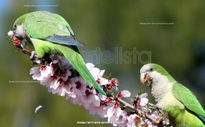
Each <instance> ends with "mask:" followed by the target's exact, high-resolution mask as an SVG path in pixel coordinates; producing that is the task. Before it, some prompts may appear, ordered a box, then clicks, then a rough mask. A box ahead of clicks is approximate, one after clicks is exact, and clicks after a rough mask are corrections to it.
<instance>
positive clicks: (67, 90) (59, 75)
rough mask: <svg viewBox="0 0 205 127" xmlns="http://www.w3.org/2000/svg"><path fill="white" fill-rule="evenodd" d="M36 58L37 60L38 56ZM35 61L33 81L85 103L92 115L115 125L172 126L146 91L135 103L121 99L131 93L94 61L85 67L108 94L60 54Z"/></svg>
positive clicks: (32, 70)
mask: <svg viewBox="0 0 205 127" xmlns="http://www.w3.org/2000/svg"><path fill="white" fill-rule="evenodd" d="M20 48H21V47H20ZM22 51H24V53H27V54H29V55H31V54H32V53H31V51H29V50H28V49H23V48H22ZM33 60H34V62H36V61H35V59H33ZM38 60H39V59H38ZM36 63H37V64H39V65H40V67H33V68H31V70H30V74H31V75H32V78H33V79H34V80H38V81H40V84H41V85H43V86H46V87H47V88H48V91H49V92H51V93H53V94H58V95H59V96H65V97H66V99H70V100H71V101H72V102H73V103H74V104H78V105H82V106H84V107H85V108H86V109H87V110H89V111H90V113H91V114H94V113H96V114H98V115H100V116H101V117H103V118H107V119H108V122H110V123H111V124H112V125H113V126H119V127H135V126H142V127H144V126H145V127H148V126H150V127H151V126H152V127H154V126H168V125H169V120H168V119H167V115H166V113H164V111H163V110H161V109H160V108H158V107H157V106H156V105H154V104H151V103H149V100H148V99H147V96H148V95H147V93H143V94H140V95H137V96H135V97H134V98H133V99H132V104H129V103H127V102H126V101H124V100H123V99H122V98H126V97H130V96H131V93H130V92H129V91H128V90H122V91H119V90H118V82H117V79H116V78H112V79H106V78H104V77H103V74H104V72H105V70H100V69H98V68H97V67H95V66H94V65H93V64H92V63H87V64H86V66H87V68H88V70H89V71H90V72H91V74H92V75H93V77H94V79H95V80H96V81H97V82H98V84H99V85H101V86H102V87H103V88H104V91H106V93H107V95H102V94H100V93H99V92H98V91H97V90H96V89H95V88H94V87H92V86H91V85H90V84H88V83H87V82H86V81H84V79H83V78H82V77H81V76H80V75H79V73H78V72H77V71H76V70H75V69H74V68H73V67H72V65H71V64H70V63H69V61H67V59H66V58H65V57H64V56H62V55H61V54H46V55H45V56H44V58H42V59H41V62H36ZM115 93H117V94H115Z"/></svg>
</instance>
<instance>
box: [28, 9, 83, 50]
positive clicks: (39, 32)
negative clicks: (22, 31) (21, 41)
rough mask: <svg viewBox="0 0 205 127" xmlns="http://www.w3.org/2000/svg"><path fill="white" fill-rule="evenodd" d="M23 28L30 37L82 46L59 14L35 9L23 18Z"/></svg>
mask: <svg viewBox="0 0 205 127" xmlns="http://www.w3.org/2000/svg"><path fill="white" fill-rule="evenodd" d="M25 28H26V32H27V33H28V35H29V36H30V37H32V38H36V39H42V40H48V41H50V42H54V43H58V44H62V45H75V46H84V44H83V43H81V42H79V41H77V40H76V39H75V38H74V33H73V31H72V29H71V27H70V25H69V24H68V23H67V22H66V20H65V19H64V18H63V17H61V16H60V15H57V14H54V13H50V12H47V11H36V12H32V13H30V14H28V15H27V16H26V18H25Z"/></svg>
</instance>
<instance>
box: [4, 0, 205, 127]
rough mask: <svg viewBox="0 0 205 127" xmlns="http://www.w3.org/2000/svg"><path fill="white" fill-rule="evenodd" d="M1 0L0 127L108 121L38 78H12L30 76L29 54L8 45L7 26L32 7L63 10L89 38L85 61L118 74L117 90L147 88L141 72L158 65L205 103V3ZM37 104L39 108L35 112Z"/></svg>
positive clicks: (79, 34)
mask: <svg viewBox="0 0 205 127" xmlns="http://www.w3.org/2000/svg"><path fill="white" fill-rule="evenodd" d="M0 3H1V4H0V61H1V62H0V127H57V126H60V127H68V126H69V127H70V126H80V125H77V124H76V122H77V121H104V120H106V119H102V118H100V117H98V115H91V114H90V113H89V111H87V110H85V109H84V108H83V107H81V106H78V105H73V104H72V103H71V102H70V100H66V99H65V98H64V97H59V96H57V95H52V94H51V93H48V91H47V88H46V87H43V86H41V85H39V84H38V83H32V84H31V83H30V84H26V83H15V84H14V83H9V81H30V80H32V78H31V76H30V75H29V69H30V68H31V67H32V66H33V65H32V63H31V62H30V60H29V57H28V56H26V55H24V54H23V53H22V52H20V51H19V50H18V49H17V48H15V47H14V46H13V44H12V43H11V42H10V41H9V40H8V37H7V32H8V31H9V30H11V29H12V25H13V23H14V21H15V19H16V18H17V17H19V16H20V15H22V14H24V13H27V12H31V11H36V10H48V11H51V12H56V13H58V14H60V15H61V16H63V17H64V18H65V19H66V20H67V21H68V22H69V24H70V25H71V27H72V29H73V31H74V32H75V34H76V37H77V38H78V40H81V41H82V42H84V43H86V47H85V48H81V52H83V54H84V55H85V59H86V61H89V62H93V63H95V64H96V66H97V67H99V68H101V69H105V70H106V75H109V73H112V76H113V77H116V78H118V79H119V88H120V89H127V90H130V91H131V92H132V95H133V96H134V95H135V94H136V93H137V90H139V89H142V90H143V91H145V92H149V90H148V88H147V87H146V86H142V85H141V84H140V83H139V70H140V68H141V66H142V65H143V64H145V63H146V62H154V63H159V64H161V65H162V66H164V67H165V68H166V69H167V70H168V71H169V72H170V73H171V75H172V76H173V77H174V78H175V79H176V80H177V81H180V82H181V83H183V84H185V85H186V86H187V87H188V88H190V89H191V90H192V91H193V92H194V93H195V95H196V96H197V98H198V99H199V101H200V102H201V104H202V106H203V107H204V105H205V93H204V91H205V15H204V4H205V1H203V0H195V1H194V2H193V1H185V0H182V1H176V0H175V1H165V0H158V1H147V0H126V1H125V0H103V1H102V0H101V1H100V0H61V1H57V0H44V1H41V0H29V1H28V0H18V1H17V0H0ZM35 5H37V6H35ZM169 23H170V24H169ZM96 48H97V49H96ZM133 48H135V49H136V50H137V52H138V54H137V59H134V58H133V53H132V51H133ZM116 49H122V54H123V55H125V56H124V57H122V61H121V62H119V61H120V60H119V59H121V58H119V57H117V58H116V56H119V54H120V53H119V52H116ZM99 50H100V51H99ZM144 52H149V55H146V54H143V53H144ZM140 53H141V54H140ZM89 54H90V55H89ZM93 54H95V55H94V56H92V55H93ZM96 58H97V60H96ZM139 58H140V59H141V60H139ZM148 58H149V59H150V60H151V61H150V60H149V59H148ZM116 61H117V62H116ZM151 101H152V102H153V100H152V99H151ZM40 104H41V105H43V108H42V109H40V111H39V112H38V113H37V114H35V113H34V110H35V108H36V107H37V106H38V105H40ZM81 126H82V125H81ZM92 126H96V125H92ZM104 126H105V125H104Z"/></svg>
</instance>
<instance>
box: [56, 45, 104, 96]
mask: <svg viewBox="0 0 205 127" xmlns="http://www.w3.org/2000/svg"><path fill="white" fill-rule="evenodd" d="M56 48H57V49H58V50H59V51H60V52H62V53H63V55H64V56H65V57H66V58H67V60H68V61H69V62H70V63H71V65H72V66H73V67H74V68H75V69H76V70H77V71H78V73H79V74H80V75H81V76H82V78H83V79H85V81H87V82H88V83H89V84H90V85H92V86H94V87H95V88H96V89H97V90H98V91H99V92H100V93H102V94H104V95H105V92H104V91H103V89H102V88H101V87H100V85H99V84H98V83H97V82H96V81H95V79H94V78H93V76H92V75H91V73H90V71H89V70H88V69H87V67H86V66H85V62H84V60H83V57H82V56H81V55H80V54H79V53H78V52H76V51H74V50H73V49H71V48H68V47H65V46H62V45H57V46H56Z"/></svg>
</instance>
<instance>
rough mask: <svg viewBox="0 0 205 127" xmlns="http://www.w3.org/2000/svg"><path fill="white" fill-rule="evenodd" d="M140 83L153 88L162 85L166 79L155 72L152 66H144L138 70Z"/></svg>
mask: <svg viewBox="0 0 205 127" xmlns="http://www.w3.org/2000/svg"><path fill="white" fill-rule="evenodd" d="M140 81H141V83H142V84H148V86H153V85H155V84H159V83H160V84H164V82H165V81H167V77H166V76H164V75H162V74H161V73H159V72H157V70H156V69H155V68H154V67H153V66H152V64H146V65H144V66H143V67H142V68H141V69H140Z"/></svg>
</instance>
